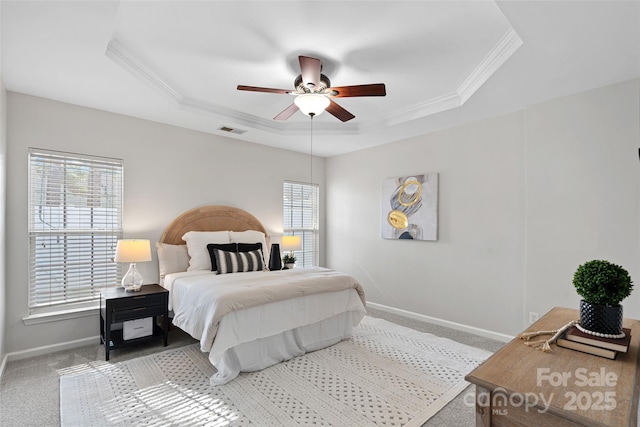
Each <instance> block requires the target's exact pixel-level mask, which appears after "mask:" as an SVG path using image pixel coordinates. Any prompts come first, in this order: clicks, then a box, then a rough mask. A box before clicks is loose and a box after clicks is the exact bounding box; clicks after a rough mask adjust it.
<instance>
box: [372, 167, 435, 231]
mask: <svg viewBox="0 0 640 427" xmlns="http://www.w3.org/2000/svg"><path fill="white" fill-rule="evenodd" d="M381 222H382V237H383V238H384V239H408V240H438V174H437V173H427V174H422V175H410V176H400V177H397V178H388V179H385V180H384V181H383V183H382V221H381Z"/></svg>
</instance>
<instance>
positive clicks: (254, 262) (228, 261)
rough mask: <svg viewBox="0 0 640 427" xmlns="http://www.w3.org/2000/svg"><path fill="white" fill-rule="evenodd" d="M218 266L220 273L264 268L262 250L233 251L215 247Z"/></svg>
mask: <svg viewBox="0 0 640 427" xmlns="http://www.w3.org/2000/svg"><path fill="white" fill-rule="evenodd" d="M213 251H214V253H215V256H216V264H217V266H218V274H227V273H243V272H247V271H262V270H264V258H263V257H262V250H260V249H258V250H254V251H248V252H232V251H223V250H220V249H213Z"/></svg>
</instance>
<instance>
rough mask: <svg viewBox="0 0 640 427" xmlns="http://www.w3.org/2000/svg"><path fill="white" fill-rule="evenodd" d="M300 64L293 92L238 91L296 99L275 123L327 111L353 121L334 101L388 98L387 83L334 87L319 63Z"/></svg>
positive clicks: (253, 88) (250, 88)
mask: <svg viewBox="0 0 640 427" xmlns="http://www.w3.org/2000/svg"><path fill="white" fill-rule="evenodd" d="M298 60H299V61H300V75H299V76H298V77H296V79H295V81H294V83H293V86H294V87H295V89H294V90H287V89H272V88H267V87H256V86H243V85H238V90H246V91H250V92H267V93H279V94H285V95H295V96H296V99H295V100H294V102H293V104H291V105H289V106H288V107H287V108H285V109H284V110H282V111H281V112H280V113H279V114H278V115H276V116H275V117H274V120H287V119H288V118H289V117H291V116H293V115H294V114H295V113H296V112H297V111H298V110H300V111H302V112H303V113H304V114H306V115H308V116H312V117H313V116H315V115H318V114H320V113H322V112H323V111H324V110H326V111H327V112H329V114H331V115H333V116H334V117H336V118H338V119H339V120H342V121H343V122H346V121H348V120H351V119H353V118H354V117H355V116H354V115H353V114H351V113H350V112H349V111H347V110H345V109H344V108H342V107H341V106H340V105H338V104H337V103H335V102H334V101H333V100H332V98H347V97H356V96H385V95H386V94H387V93H386V89H385V86H384V83H374V84H366V85H354V86H335V87H331V82H330V81H329V78H328V77H327V76H325V75H324V74H322V73H321V71H322V63H321V62H320V60H319V59H317V58H311V57H309V56H299V57H298Z"/></svg>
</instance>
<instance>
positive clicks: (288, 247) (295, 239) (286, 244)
mask: <svg viewBox="0 0 640 427" xmlns="http://www.w3.org/2000/svg"><path fill="white" fill-rule="evenodd" d="M301 249H302V241H301V240H300V236H282V250H283V251H289V256H290V257H291V258H295V257H294V256H293V251H299V250H301Z"/></svg>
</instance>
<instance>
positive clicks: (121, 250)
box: [114, 239, 151, 292]
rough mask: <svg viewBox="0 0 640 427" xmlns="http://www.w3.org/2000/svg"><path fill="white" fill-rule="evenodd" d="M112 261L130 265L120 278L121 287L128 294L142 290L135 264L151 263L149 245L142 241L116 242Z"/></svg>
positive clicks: (141, 280)
mask: <svg viewBox="0 0 640 427" xmlns="http://www.w3.org/2000/svg"><path fill="white" fill-rule="evenodd" d="M114 261H115V262H128V263H130V265H129V270H128V271H127V274H125V275H124V277H123V278H122V287H123V288H124V289H125V290H126V291H129V292H137V291H139V290H140V288H142V283H143V279H142V275H141V274H140V273H139V272H138V269H137V268H136V263H137V262H147V261H151V244H150V243H149V241H148V240H144V239H141V240H139V239H123V240H118V245H117V246H116V256H115V258H114Z"/></svg>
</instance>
